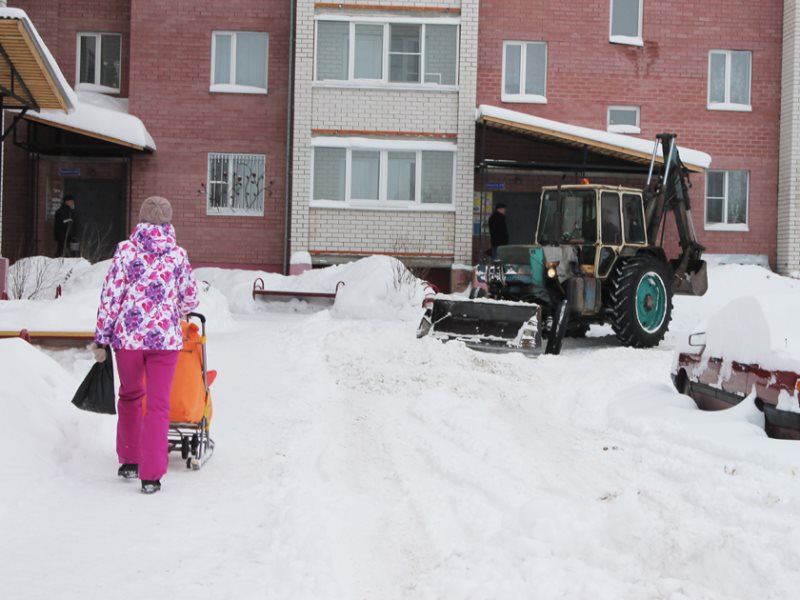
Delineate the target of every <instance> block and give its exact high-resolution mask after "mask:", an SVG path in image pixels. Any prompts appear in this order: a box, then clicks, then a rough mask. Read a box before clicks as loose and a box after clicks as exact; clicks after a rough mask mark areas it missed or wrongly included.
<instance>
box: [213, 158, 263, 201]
mask: <svg viewBox="0 0 800 600" xmlns="http://www.w3.org/2000/svg"><path fill="white" fill-rule="evenodd" d="M265 173H266V158H265V157H264V155H263V154H216V153H211V154H209V155H208V188H207V206H206V214H209V215H258V216H261V215H263V214H264V175H265Z"/></svg>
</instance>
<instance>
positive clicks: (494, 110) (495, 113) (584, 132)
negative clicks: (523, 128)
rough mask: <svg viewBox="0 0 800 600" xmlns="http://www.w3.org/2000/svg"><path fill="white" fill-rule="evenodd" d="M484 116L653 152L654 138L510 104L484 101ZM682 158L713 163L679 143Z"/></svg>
mask: <svg viewBox="0 0 800 600" xmlns="http://www.w3.org/2000/svg"><path fill="white" fill-rule="evenodd" d="M483 117H490V118H494V119H502V120H504V121H511V122H514V123H519V124H520V125H528V126H531V127H536V128H540V129H548V130H550V131H553V132H558V133H562V134H565V135H568V136H574V137H579V138H583V139H585V140H589V141H592V142H597V143H598V144H603V145H607V146H614V147H617V148H619V149H620V150H621V151H626V150H627V151H630V152H634V153H637V154H645V155H646V156H648V157H649V156H651V155H652V153H653V141H652V140H643V139H641V138H637V137H633V136H630V135H623V134H621V133H610V132H608V131H601V130H599V129H590V128H588V127H579V126H577V125H570V124H569V123H561V122H559V121H552V120H550V119H543V118H541V117H536V116H533V115H529V114H526V113H521V112H517V111H514V110H508V109H506V108H498V107H496V106H489V105H486V104H481V105H480V106H479V107H478V110H477V114H476V118H475V120H476V121H480V120H481V119H482V118H483ZM678 152H679V153H680V156H681V160H682V161H683V162H684V163H686V164H687V165H695V166H697V167H701V168H703V169H707V168H708V167H709V166H710V165H711V156H709V155H708V154H706V153H705V152H700V151H698V150H692V149H690V148H684V147H683V146H678ZM658 156H661V147H660V146H659V148H658Z"/></svg>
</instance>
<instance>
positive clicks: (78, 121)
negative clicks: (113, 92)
mask: <svg viewBox="0 0 800 600" xmlns="http://www.w3.org/2000/svg"><path fill="white" fill-rule="evenodd" d="M75 96H76V99H75V108H74V110H73V111H72V112H71V113H69V114H64V113H63V112H60V111H57V110H52V109H44V110H40V111H38V112H37V111H28V112H27V113H26V114H25V118H26V119H29V120H31V121H38V122H41V123H45V124H47V125H52V126H54V127H59V128H61V129H68V130H71V131H75V132H77V133H80V134H83V135H88V136H90V137H94V138H98V139H103V140H106V141H110V142H113V143H121V144H123V145H125V146H131V147H133V148H136V149H137V150H155V149H156V143H155V141H154V140H153V138H152V136H151V135H150V133H149V132H148V131H147V128H146V127H145V126H144V123H142V121H141V119H139V118H138V117H135V116H133V115H131V114H128V110H127V101H126V100H121V99H117V98H111V97H109V96H106V95H104V94H100V93H98V92H83V91H81V92H77V93H76V94H75Z"/></svg>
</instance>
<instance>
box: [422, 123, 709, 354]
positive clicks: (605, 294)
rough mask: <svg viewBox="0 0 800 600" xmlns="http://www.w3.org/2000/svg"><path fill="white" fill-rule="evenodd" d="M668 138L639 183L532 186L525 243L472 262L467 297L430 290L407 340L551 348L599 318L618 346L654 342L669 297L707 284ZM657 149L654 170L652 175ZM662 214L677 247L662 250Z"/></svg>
mask: <svg viewBox="0 0 800 600" xmlns="http://www.w3.org/2000/svg"><path fill="white" fill-rule="evenodd" d="M675 138H676V135H675V134H659V135H658V136H656V142H655V147H654V149H653V155H652V158H651V161H650V169H649V173H648V176H647V184H646V186H645V188H644V189H635V188H630V187H622V186H612V185H600V184H594V183H582V184H577V185H559V186H547V187H544V188H542V194H541V202H540V208H539V220H538V227H537V230H536V235H535V243H534V244H533V245H508V246H501V247H500V248H498V252H497V258H496V259H495V260H494V261H492V262H491V263H490V264H487V265H480V266H479V267H478V268H477V273H476V279H477V280H478V282H479V284H478V286H477V287H474V288H473V290H472V292H471V295H470V298H469V299H460V298H455V297H453V296H444V295H437V296H436V297H434V298H433V301H432V302H431V303H429V306H428V308H427V310H426V312H425V315H424V316H423V318H422V321H421V322H420V325H419V329H418V332H417V337H422V336H425V335H432V336H435V337H437V338H439V339H443V340H461V341H464V342H465V343H466V344H467V345H468V346H469V347H472V348H477V349H482V350H494V351H521V352H524V353H540V352H545V353H548V354H558V353H559V352H560V351H561V345H562V340H563V338H564V336H565V335H568V336H570V335H571V336H582V335H585V334H586V332H587V331H588V329H589V326H590V325H591V324H594V323H598V324H604V323H609V324H610V325H611V327H612V329H613V330H614V333H615V334H616V336H617V338H618V339H619V341H620V342H621V343H622V344H623V345H625V346H631V347H634V348H648V347H652V346H656V345H658V344H659V342H661V340H662V339H663V338H664V334H665V333H666V331H667V329H668V327H669V323H670V319H671V316H672V297H673V294H687V295H696V296H701V295H703V294H704V293H705V292H706V289H707V288H708V276H707V270H706V263H705V261H703V260H702V258H701V257H702V253H703V250H704V247H703V246H702V245H700V243H698V241H697V237H696V235H695V231H694V226H693V224H692V219H691V206H690V201H689V194H688V191H689V188H690V187H691V185H690V182H689V174H688V169H687V168H686V167H685V166H684V165H683V163H682V162H681V160H680V157H679V155H678V147H677V144H676V143H675ZM659 146H660V147H661V149H662V152H661V155H662V157H663V166H661V168H660V172H659V173H658V174H656V173H655V170H656V168H655V167H656V162H657V155H658V149H659ZM667 212H672V213H673V215H674V217H675V222H676V225H677V231H678V237H679V242H680V247H681V253H680V255H679V256H678V257H677V258H674V259H669V258H667V255H666V253H665V251H664V248H663V246H662V243H663V237H664V231H663V228H664V225H665V215H666V214H667Z"/></svg>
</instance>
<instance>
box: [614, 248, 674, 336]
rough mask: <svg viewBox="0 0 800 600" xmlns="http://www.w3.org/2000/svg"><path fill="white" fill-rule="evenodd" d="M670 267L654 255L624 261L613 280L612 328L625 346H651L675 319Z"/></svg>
mask: <svg viewBox="0 0 800 600" xmlns="http://www.w3.org/2000/svg"><path fill="white" fill-rule="evenodd" d="M671 279H672V278H671V276H670V268H669V266H668V265H667V264H665V263H664V262H662V261H660V260H658V259H657V258H656V257H654V256H650V255H647V254H645V255H641V256H637V257H635V258H633V259H631V260H627V261H625V262H623V263H621V264H620V265H619V266H618V267H617V268H616V271H615V273H614V276H613V278H612V281H611V293H610V296H609V297H610V308H611V327H612V328H613V329H614V333H615V334H616V335H617V338H618V339H619V341H620V342H622V343H623V344H624V345H625V346H632V347H634V348H650V347H652V346H657V345H658V343H659V342H660V341H661V340H663V339H664V334H665V333H666V332H667V329H668V328H669V322H670V319H672V289H671V287H670V282H671Z"/></svg>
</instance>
